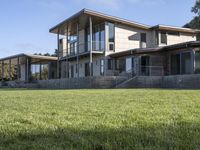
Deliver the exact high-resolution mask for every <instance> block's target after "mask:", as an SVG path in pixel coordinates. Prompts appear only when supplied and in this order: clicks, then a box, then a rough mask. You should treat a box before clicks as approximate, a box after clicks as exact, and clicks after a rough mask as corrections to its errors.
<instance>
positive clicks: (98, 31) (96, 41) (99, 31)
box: [86, 23, 105, 51]
mask: <svg viewBox="0 0 200 150" xmlns="http://www.w3.org/2000/svg"><path fill="white" fill-rule="evenodd" d="M92 35H93V36H92V44H93V51H103V50H105V24H104V23H103V24H98V25H95V26H94V28H93V34H92ZM90 43H91V41H90V29H89V28H88V29H87V30H86V51H90V49H91V48H90Z"/></svg>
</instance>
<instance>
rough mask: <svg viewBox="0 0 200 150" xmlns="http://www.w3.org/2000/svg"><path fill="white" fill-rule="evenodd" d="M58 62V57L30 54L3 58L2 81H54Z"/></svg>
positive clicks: (0, 60)
mask: <svg viewBox="0 0 200 150" xmlns="http://www.w3.org/2000/svg"><path fill="white" fill-rule="evenodd" d="M56 62H57V58H56V57H50V56H41V55H29V54H18V55H14V56H9V57H6V58H1V59H0V80H1V81H26V82H33V81H35V80H46V79H52V78H55V76H56ZM54 74H55V75H54Z"/></svg>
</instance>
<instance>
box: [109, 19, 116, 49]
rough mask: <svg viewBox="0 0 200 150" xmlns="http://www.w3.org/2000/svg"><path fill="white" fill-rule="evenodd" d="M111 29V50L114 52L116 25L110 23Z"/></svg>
mask: <svg viewBox="0 0 200 150" xmlns="http://www.w3.org/2000/svg"><path fill="white" fill-rule="evenodd" d="M108 28H109V36H108V37H109V39H108V42H109V50H111V51H113V50H114V43H115V25H114V24H113V23H108Z"/></svg>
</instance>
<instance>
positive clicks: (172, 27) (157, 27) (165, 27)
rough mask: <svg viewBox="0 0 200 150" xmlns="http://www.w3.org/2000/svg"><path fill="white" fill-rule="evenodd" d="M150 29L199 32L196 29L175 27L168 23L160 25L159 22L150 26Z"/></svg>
mask: <svg viewBox="0 0 200 150" xmlns="http://www.w3.org/2000/svg"><path fill="white" fill-rule="evenodd" d="M151 29H159V30H168V31H179V32H186V33H198V32H200V30H197V29H191V28H183V27H175V26H168V25H160V24H159V25H156V26H153V27H151Z"/></svg>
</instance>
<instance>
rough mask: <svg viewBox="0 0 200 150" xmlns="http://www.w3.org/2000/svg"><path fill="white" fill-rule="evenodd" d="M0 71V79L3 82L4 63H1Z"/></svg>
mask: <svg viewBox="0 0 200 150" xmlns="http://www.w3.org/2000/svg"><path fill="white" fill-rule="evenodd" d="M1 71H2V72H1V74H2V79H1V80H2V81H3V79H4V61H2V62H1Z"/></svg>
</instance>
